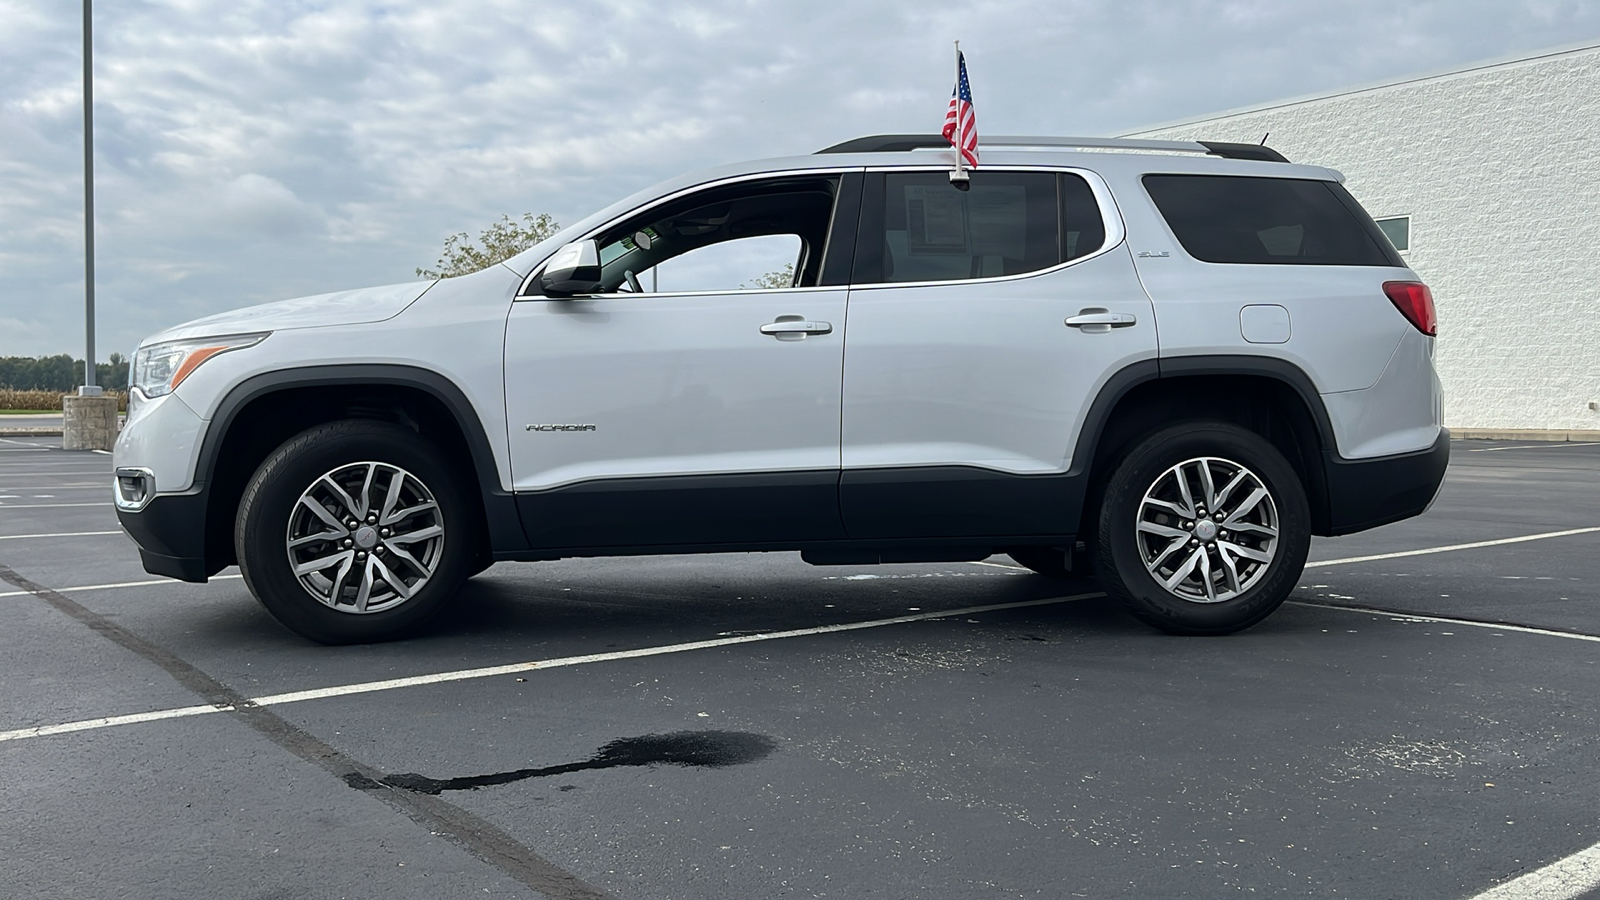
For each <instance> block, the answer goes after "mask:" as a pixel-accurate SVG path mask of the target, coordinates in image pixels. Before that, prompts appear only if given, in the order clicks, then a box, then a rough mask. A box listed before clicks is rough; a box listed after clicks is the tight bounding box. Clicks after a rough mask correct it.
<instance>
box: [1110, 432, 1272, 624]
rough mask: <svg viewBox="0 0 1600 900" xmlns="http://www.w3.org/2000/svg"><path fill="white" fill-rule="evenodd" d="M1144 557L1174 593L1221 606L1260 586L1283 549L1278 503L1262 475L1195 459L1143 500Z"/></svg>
mask: <svg viewBox="0 0 1600 900" xmlns="http://www.w3.org/2000/svg"><path fill="white" fill-rule="evenodd" d="M1135 528H1136V530H1137V542H1138V548H1139V558H1140V560H1141V561H1142V562H1143V563H1144V567H1145V570H1146V571H1147V572H1149V573H1150V577H1151V578H1154V579H1155V581H1156V583H1157V584H1160V585H1161V586H1162V587H1163V588H1165V589H1166V590H1167V592H1168V593H1171V594H1172V595H1174V596H1176V597H1178V598H1180V599H1183V600H1188V601H1191V602H1194V603H1221V602H1223V601H1226V600H1232V599H1233V598H1235V597H1238V596H1239V595H1241V594H1243V593H1245V592H1246V591H1248V590H1250V589H1251V588H1252V587H1254V586H1255V585H1256V584H1257V583H1258V582H1259V581H1260V580H1261V579H1262V578H1263V577H1264V576H1265V575H1266V574H1267V570H1268V569H1269V568H1270V567H1271V565H1272V560H1273V558H1274V557H1275V555H1276V554H1277V549H1278V528H1279V521H1278V507H1277V504H1276V503H1275V502H1274V500H1273V498H1272V492H1271V491H1269V490H1268V489H1267V487H1266V484H1265V483H1264V482H1263V481H1262V480H1261V478H1260V477H1259V476H1257V475H1256V474H1255V473H1254V472H1252V471H1250V470H1249V469H1248V468H1246V467H1244V466H1242V465H1240V464H1239V463H1236V462H1233V461H1231V460H1227V459H1222V458H1219V457H1211V456H1206V457H1197V458H1194V459H1188V460H1185V461H1183V462H1181V463H1178V464H1177V465H1175V466H1173V467H1172V468H1170V469H1168V470H1167V471H1165V472H1163V473H1162V474H1161V475H1160V477H1158V478H1156V480H1155V483H1153V484H1152V485H1151V486H1150V488H1149V490H1147V491H1145V494H1144V498H1143V499H1142V500H1141V501H1140V502H1139V514H1138V518H1137V520H1136V525H1135Z"/></svg>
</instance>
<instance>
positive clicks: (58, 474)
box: [0, 469, 111, 484]
mask: <svg viewBox="0 0 1600 900" xmlns="http://www.w3.org/2000/svg"><path fill="white" fill-rule="evenodd" d="M102 472H103V470H101V469H84V470H82V471H79V472H68V471H62V472H7V471H5V470H4V469H0V478H50V477H52V476H56V477H65V478H86V477H88V476H90V475H100V474H102ZM103 474H106V475H110V474H111V473H110V472H104V473H103ZM98 483H100V484H110V483H111V479H109V478H107V479H105V481H103V482H98Z"/></svg>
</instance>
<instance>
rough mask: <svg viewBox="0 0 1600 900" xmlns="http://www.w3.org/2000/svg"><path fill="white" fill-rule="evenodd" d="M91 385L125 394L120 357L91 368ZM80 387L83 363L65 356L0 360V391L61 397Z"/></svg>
mask: <svg viewBox="0 0 1600 900" xmlns="http://www.w3.org/2000/svg"><path fill="white" fill-rule="evenodd" d="M95 382H96V383H97V384H99V385H100V386H101V387H103V388H105V389H106V390H111V391H122V390H127V388H128V361H127V360H126V359H124V358H123V356H122V354H120V353H113V354H111V361H110V362H103V363H98V364H96V365H95ZM80 384H83V360H81V359H73V358H72V357H71V356H68V355H67V354H65V353H62V354H60V355H58V356H40V357H32V356H6V357H0V388H10V389H12V390H18V391H61V392H62V393H65V392H67V391H70V390H72V389H74V388H76V387H77V386H78V385H80Z"/></svg>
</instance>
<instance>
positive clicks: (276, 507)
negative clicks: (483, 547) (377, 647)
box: [234, 420, 478, 644]
mask: <svg viewBox="0 0 1600 900" xmlns="http://www.w3.org/2000/svg"><path fill="white" fill-rule="evenodd" d="M474 522H475V519H474V518H473V517H472V515H471V514H470V512H469V507H468V504H467V502H466V495H465V494H464V492H463V491H462V490H461V489H460V487H459V485H458V484H457V482H456V479H455V478H453V477H452V475H451V473H450V471H449V469H448V468H447V467H446V466H445V464H444V463H443V457H442V455H441V454H440V453H439V451H438V450H437V449H436V448H434V447H433V445H432V444H430V443H429V442H428V441H427V440H426V439H424V438H422V437H421V436H419V435H418V434H417V433H415V432H413V431H410V430H408V429H405V428H401V427H399V426H397V425H392V424H389V423H386V422H373V421H366V420H346V421H341V422H332V423H328V424H325V425H319V426H317V427H315V428H312V429H310V430H308V431H305V432H302V433H301V434H299V435H297V436H295V437H293V438H291V439H289V441H287V442H286V443H284V445H283V446H281V447H279V448H278V449H277V450H276V451H274V452H273V453H272V455H271V456H269V457H267V459H266V461H265V462H263V463H262V464H261V467H260V468H259V469H257V470H256V473H255V475H254V476H253V477H252V478H251V479H250V483H249V485H247V486H246V488H245V492H244V497H243V498H242V500H241V501H240V503H239V514H238V519H237V521H236V523H235V530H234V547H235V550H236V551H237V554H238V558H239V569H240V571H241V572H242V573H243V575H244V579H245V584H246V585H248V586H249V588H250V591H251V592H252V593H253V594H255V596H256V598H257V599H258V600H260V601H261V603H262V605H263V606H265V607H266V608H267V611H268V612H270V613H272V615H273V617H274V618H276V619H277V620H278V621H279V622H282V623H283V624H284V625H285V626H287V627H288V628H289V629H290V630H292V631H294V632H296V633H298V634H300V635H303V636H304V637H307V638H310V639H311V640H314V641H319V642H322V643H326V644H346V643H358V642H363V641H380V640H388V639H391V638H395V637H400V636H402V635H404V634H406V633H408V632H410V631H412V630H414V629H415V628H417V627H418V626H420V625H421V624H423V623H424V622H425V621H426V620H427V619H428V618H430V617H431V616H433V615H434V614H435V613H436V612H438V611H439V609H440V608H441V607H442V606H443V605H444V603H445V602H446V601H447V600H448V599H449V598H450V595H451V594H453V593H454V592H455V590H456V588H457V586H459V585H460V583H461V581H462V580H463V579H465V578H466V577H467V575H468V574H469V573H470V571H471V565H472V563H473V562H474V560H475V559H476V554H477V550H478V548H477V540H476V535H475V534H474V528H473V524H474Z"/></svg>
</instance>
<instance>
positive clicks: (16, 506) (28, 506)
mask: <svg viewBox="0 0 1600 900" xmlns="http://www.w3.org/2000/svg"><path fill="white" fill-rule="evenodd" d="M110 505H111V504H110V503H22V504H17V503H0V509H66V508H67V507H69V506H110Z"/></svg>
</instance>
